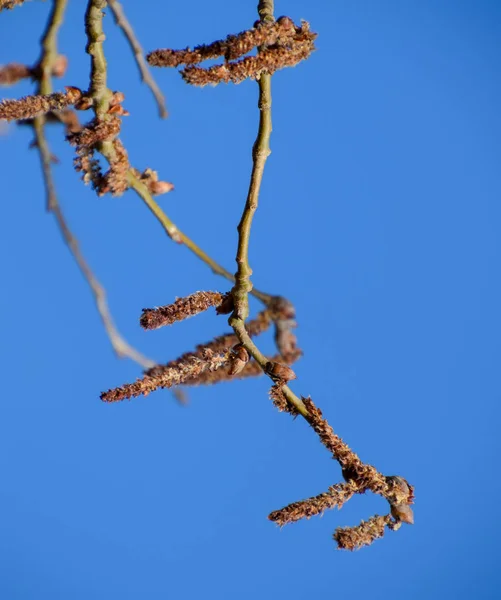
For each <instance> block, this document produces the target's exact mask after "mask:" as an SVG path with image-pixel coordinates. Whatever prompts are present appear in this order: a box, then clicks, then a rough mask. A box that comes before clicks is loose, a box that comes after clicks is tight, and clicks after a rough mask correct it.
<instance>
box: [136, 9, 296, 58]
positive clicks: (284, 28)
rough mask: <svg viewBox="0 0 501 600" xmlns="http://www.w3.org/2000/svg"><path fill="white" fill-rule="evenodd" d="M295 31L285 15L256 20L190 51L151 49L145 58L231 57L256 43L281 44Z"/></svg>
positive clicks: (238, 56)
mask: <svg viewBox="0 0 501 600" xmlns="http://www.w3.org/2000/svg"><path fill="white" fill-rule="evenodd" d="M295 33H296V30H295V26H294V23H293V22H292V20H291V19H289V18H288V17H280V18H279V19H277V21H274V22H271V23H270V22H262V21H258V22H257V23H256V25H255V26H254V27H253V28H252V29H248V30H246V31H242V32H240V33H237V34H235V35H229V36H227V37H226V39H224V40H217V41H215V42H212V44H200V45H199V46H195V48H194V49H193V50H189V49H186V50H170V49H164V50H154V51H153V52H150V53H149V54H148V56H147V57H146V60H147V61H148V62H149V64H150V65H151V66H154V67H179V66H180V65H195V64H198V63H201V62H203V61H205V60H208V59H213V58H218V57H219V56H224V58H225V59H226V60H234V59H236V58H240V57H241V56H243V55H244V54H247V53H248V52H250V51H251V50H252V49H253V48H256V47H257V46H261V45H263V44H267V45H270V44H276V43H277V42H282V43H283V42H285V41H287V40H288V39H290V38H291V37H293V36H294V35H295Z"/></svg>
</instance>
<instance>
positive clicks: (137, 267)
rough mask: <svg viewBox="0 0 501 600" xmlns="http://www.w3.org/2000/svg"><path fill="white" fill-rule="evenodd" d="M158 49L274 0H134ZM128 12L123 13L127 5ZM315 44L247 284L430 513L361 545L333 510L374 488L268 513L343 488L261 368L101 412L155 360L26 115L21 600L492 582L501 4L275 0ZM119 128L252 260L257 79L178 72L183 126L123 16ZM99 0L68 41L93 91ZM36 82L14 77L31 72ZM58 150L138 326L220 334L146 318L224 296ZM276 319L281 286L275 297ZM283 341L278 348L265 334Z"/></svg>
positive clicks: (359, 592)
mask: <svg viewBox="0 0 501 600" xmlns="http://www.w3.org/2000/svg"><path fill="white" fill-rule="evenodd" d="M125 4H126V6H125V8H126V9H127V12H128V15H129V17H130V19H131V21H133V23H134V25H135V28H136V31H137V34H138V36H139V37H140V39H141V41H142V43H143V45H144V47H145V49H147V50H152V49H155V48H157V47H185V46H187V45H195V44H197V43H202V42H210V41H212V40H213V39H217V38H221V37H224V36H225V35H226V34H228V33H234V32H237V31H241V30H242V29H245V28H247V27H249V26H250V25H252V23H253V22H254V20H255V19H256V12H255V6H254V3H253V2H230V1H226V2H225V1H222V2H219V3H217V5H214V4H212V3H208V2H201V1H195V2H190V3H170V2H160V1H158V2H151V3H148V6H147V8H144V7H140V5H139V4H140V3H125ZM129 4H130V6H128V5H129ZM48 8H49V6H48V3H41V2H29V3H27V4H26V5H25V6H24V7H21V8H18V9H16V10H13V11H11V12H4V13H2V14H1V15H0V35H1V39H2V43H1V44H0V63H7V62H10V61H18V62H26V63H29V64H31V63H33V62H34V61H35V60H36V58H37V57H38V39H39V35H40V32H41V30H42V29H43V27H44V24H45V19H46V16H47V12H48ZM275 12H276V15H277V16H278V15H281V14H285V13H286V14H288V15H289V16H290V17H292V18H293V19H294V20H296V21H298V20H299V19H300V18H304V19H307V20H309V21H310V22H311V25H312V28H313V30H315V31H318V33H319V38H318V43H317V47H318V50H317V52H315V54H314V55H313V56H312V57H311V59H310V60H308V61H307V62H306V63H303V64H301V65H299V66H298V67H296V68H295V69H289V70H286V71H282V72H280V73H278V74H277V75H276V76H275V77H274V78H273V126H274V129H273V136H272V142H271V146H272V151H273V153H272V155H271V157H270V159H269V161H268V164H267V166H266V172H265V177H264V183H263V189H262V195H261V204H260V207H259V210H258V213H257V216H256V219H255V224H254V227H253V232H252V239H251V265H252V267H253V269H254V283H255V285H256V287H259V288H260V289H263V290H266V291H269V292H273V293H280V294H283V295H285V296H287V297H288V298H290V299H291V300H292V301H293V302H294V303H295V305H296V309H297V316H298V322H299V327H298V330H297V334H298V337H299V340H300V344H301V346H302V348H303V349H304V353H305V354H304V357H303V359H302V360H301V361H300V362H299V363H298V365H297V368H296V372H297V374H298V381H297V382H295V385H294V389H295V391H297V393H300V394H303V395H308V394H309V395H311V396H312V398H313V399H314V400H315V402H316V403H317V404H318V405H319V406H320V407H321V408H322V409H323V411H324V414H325V415H326V416H327V418H328V419H329V421H330V422H331V424H332V425H333V426H334V428H335V430H336V431H337V432H338V433H339V434H340V435H341V436H343V438H344V439H345V440H346V441H347V442H348V443H350V444H351V445H352V447H353V448H354V449H355V450H356V451H357V452H358V453H359V455H360V456H361V457H362V458H363V459H364V460H366V461H368V462H370V463H372V464H374V465H375V466H377V467H378V468H379V469H380V470H381V471H382V472H384V473H386V474H399V475H402V476H404V477H406V478H407V479H409V480H410V481H411V482H412V483H413V484H414V485H415V486H416V505H415V521H416V523H415V525H414V526H413V527H409V526H404V527H403V528H402V529H401V530H400V531H399V532H397V533H391V532H389V533H388V534H387V535H386V536H385V538H384V539H383V540H380V541H378V542H376V543H375V544H374V545H373V546H371V547H370V548H366V549H363V550H361V551H360V552H357V553H343V552H340V551H337V550H336V549H335V545H334V543H333V541H332V539H331V535H332V532H333V531H334V529H335V528H336V527H338V526H346V525H355V524H357V523H358V522H359V521H360V520H361V519H362V518H367V517H369V516H370V515H372V514H374V513H375V512H379V513H381V512H383V511H385V508H386V507H385V503H384V501H382V500H381V499H380V498H378V497H374V496H369V495H368V496H363V497H357V498H355V499H353V500H352V501H350V502H349V503H348V504H347V505H346V506H345V507H344V508H343V509H342V510H341V511H331V512H329V513H327V514H325V515H324V516H323V517H322V518H316V519H312V520H310V521H308V522H301V523H298V524H295V525H290V526H288V527H285V528H284V529H283V530H281V531H280V530H278V529H277V528H276V527H275V526H274V525H273V524H272V523H270V522H269V521H267V519H266V516H267V514H268V513H269V512H270V511H271V510H273V509H276V508H279V507H281V506H283V505H285V504H287V503H289V502H292V501H294V500H298V499H300V498H303V497H307V496H310V495H314V494H317V493H320V492H321V491H323V490H325V489H326V488H327V487H328V486H329V485H331V484H333V483H335V482H337V481H339V480H340V479H341V476H340V471H339V468H338V466H337V464H336V463H334V462H333V461H332V460H330V458H329V455H328V453H327V452H326V451H325V450H324V449H323V448H322V447H321V445H320V444H319V443H318V440H317V439H316V437H315V435H314V434H313V433H312V432H311V431H310V430H309V429H308V427H307V426H306V424H305V423H304V422H302V421H300V420H296V421H291V420H290V418H288V416H287V415H282V414H278V413H277V412H276V411H275V410H274V408H273V407H272V405H271V403H270V401H269V400H268V399H267V389H268V382H267V381H266V380H265V379H259V380H258V379H256V380H255V381H248V382H242V383H239V382H237V383H232V384H225V385H221V386H220V387H214V388H200V389H194V390H191V391H190V405H189V406H188V407H181V406H179V405H178V404H177V403H176V401H175V400H174V399H173V397H172V395H171V394H170V393H169V392H168V391H164V392H157V393H155V394H152V395H151V396H149V397H147V398H138V399H136V400H134V401H132V402H130V403H121V404H117V405H112V406H109V405H105V404H102V403H101V402H100V401H99V393H100V392H101V391H102V390H104V389H107V388H109V387H112V386H114V385H118V384H121V383H123V382H125V381H132V380H134V379H135V377H136V376H138V375H139V374H140V370H139V368H138V367H137V366H136V365H134V364H133V363H131V362H126V361H119V360H117V359H115V357H114V355H113V354H112V352H111V349H110V346H109V344H108V341H107V339H106V337H105V334H104V331H103V329H102V326H101V323H100V321H99V318H98V316H97V314H96V311H95V308H94V306H93V303H92V299H91V297H90V293H89V291H88V289H87V287H86V284H85V282H84V281H83V280H82V277H81V276H80V274H79V272H78V271H77V269H76V267H75V265H74V264H73V262H72V259H71V256H70V255H69V252H68V251H67V249H66V248H65V246H64V245H63V243H62V241H61V238H60V235H59V233H58V231H57V229H56V227H55V223H54V221H53V219H52V217H51V216H50V215H47V214H46V213H45V210H44V202H45V199H44V192H43V184H42V179H41V173H40V168H39V163H38V157H37V154H36V152H35V151H33V150H31V151H30V150H28V145H29V143H30V141H31V132H30V131H29V130H28V129H25V128H23V129H16V128H15V127H8V128H7V130H5V129H4V134H3V135H2V137H0V156H1V163H2V173H3V180H2V215H3V217H2V219H3V228H2V235H1V236H0V256H1V257H2V259H1V262H2V279H3V287H2V289H3V293H2V294H0V311H1V314H2V319H1V320H0V335H1V340H2V343H1V345H0V361H1V363H0V364H1V365H2V371H3V377H2V379H3V384H2V398H1V401H0V406H1V418H0V470H1V473H2V477H1V479H2V485H1V486H0V511H1V514H2V518H1V519H0V565H1V568H0V596H1V597H2V598H5V599H9V600H10V599H23V600H24V599H32V598H33V599H34V598H36V599H37V600H39V599H44V598H50V599H51V600H55V599H59V598H61V599H65V600H66V599H88V598H95V599H100V598H121V599H128V598H131V599H135V598H148V599H154V600H156V599H166V598H187V599H190V598H199V597H204V598H217V599H220V598H229V599H230V598H231V599H233V598H239V599H244V600H245V599H250V598H256V597H260V598H270V599H271V598H276V597H279V598H281V597H287V598H289V599H290V600H294V599H302V598H306V597H314V596H317V595H324V596H325V597H340V596H346V595H348V594H349V596H350V598H354V599H357V598H366V597H368V596H369V595H370V596H371V597H372V598H375V599H379V598H383V597H384V598H386V597H388V596H391V595H395V594H398V595H405V597H407V598H408V599H409V600H410V599H414V598H415V599H421V598H427V599H434V598H437V599H438V598H454V599H462V598H465V599H469V598H476V599H477V598H482V599H488V598H496V597H499V587H500V586H499V583H498V576H497V572H496V570H497V564H496V559H495V557H496V555H497V554H498V552H499V548H498V540H499V536H500V533H501V527H500V520H499V515H498V507H497V500H498V498H499V493H500V491H501V490H500V485H499V479H498V476H497V469H498V464H497V459H496V457H497V454H498V452H499V434H498V423H499V418H500V416H501V414H500V413H501V410H500V408H499V402H500V400H501V391H500V389H501V388H500V386H501V382H500V378H499V372H500V366H501V342H500V339H501V336H500V332H501V317H500V311H499V307H500V305H501V285H500V269H499V264H500V263H501V245H500V235H499V231H500V217H501V207H500V204H499V200H500V192H501V180H500V175H499V173H500V170H499V164H500V159H501V152H500V151H501V142H500V140H501V110H500V106H501V78H500V75H499V73H500V70H501V64H500V63H501V61H500V58H499V57H501V52H500V49H499V45H500V42H499V40H500V39H501V5H500V4H499V3H497V2H493V1H490V2H488V1H482V0H476V1H473V0H455V1H452V0H449V1H447V0H440V1H436V0H433V1H432V0H419V1H418V0H408V1H405V2H401V1H397V0H387V1H385V0H380V1H378V2H373V1H371V0H365V1H362V0H351V1H348V0H343V1H336V2H327V1H324V2H310V3H308V2H304V0H301V1H300V0H290V1H289V2H287V3H280V2H276V11H275ZM106 35H107V41H106V45H105V49H106V54H107V56H108V59H109V63H110V68H109V72H110V78H109V83H110V86H111V87H112V88H113V89H119V90H122V91H124V93H125V94H126V101H125V106H126V108H127V109H128V110H129V111H130V113H131V116H130V117H129V118H128V119H127V120H126V121H125V122H124V127H123V135H122V139H123V141H124V143H125V144H126V146H127V148H128V151H129V156H130V159H131V162H132V163H133V164H134V165H135V166H136V167H137V168H139V169H144V168H145V167H151V168H154V169H157V170H158V171H159V173H160V175H161V178H164V179H167V180H170V181H172V182H173V183H174V184H175V185H176V190H175V191H174V192H172V193H171V194H169V195H168V196H164V197H160V203H161V205H162V206H163V208H164V209H165V211H166V212H167V213H168V214H169V216H171V218H172V219H173V220H174V221H175V222H176V223H177V224H178V225H179V227H181V228H182V229H183V230H184V231H185V232H186V233H188V234H189V235H190V236H192V237H193V238H194V239H195V240H196V241H197V242H198V243H199V244H200V245H201V246H202V247H203V248H204V249H206V250H207V251H208V252H209V253H210V254H211V255H212V256H213V257H214V258H215V259H217V260H218V261H220V262H221V263H222V264H224V265H225V266H226V267H227V268H229V269H232V270H233V269H234V254H235V248H236V239H237V238H236V224H237V222H238V219H239V216H240V213H241V209H242V205H243V202H244V200H245V194H246V190H247V185H248V177H249V173H250V166H251V160H250V150H251V146H252V142H253V140H254V138H255V134H256V128H257V118H258V114H257V109H256V101H257V86H256V84H254V83H252V82H244V83H242V84H241V85H239V86H231V85H229V86H220V87H218V88H206V89H202V90H200V89H193V88H190V87H188V86H187V85H186V84H184V83H183V81H182V80H181V78H180V77H179V75H178V74H177V73H176V72H175V71H170V70H156V71H155V72H154V74H155V76H156V78H157V81H158V82H159V84H160V86H161V87H162V89H163V91H164V92H165V94H166V96H167V101H168V107H169V111H170V118H169V119H168V120H166V121H160V120H159V119H158V117H157V112H156V107H155V105H154V103H153V100H152V98H151V96H150V93H149V91H148V90H147V89H146V88H145V87H143V86H141V84H140V82H139V78H138V74H137V71H136V67H135V64H134V62H133V59H132V56H131V54H130V52H129V49H128V47H127V45H126V43H125V42H124V40H123V39H122V36H121V34H120V32H119V31H117V30H116V29H115V25H114V24H113V21H112V19H111V17H108V18H107V22H106ZM84 46H85V38H84V33H83V3H76V2H71V3H70V7H69V10H68V13H67V17H66V22H65V26H64V28H63V30H62V31H61V35H60V50H61V51H62V52H64V53H66V54H67V55H68V56H69V59H70V66H69V70H68V73H67V76H66V77H65V79H64V81H62V82H59V83H57V84H56V85H61V86H62V85H63V84H71V85H76V86H79V87H81V88H84V89H85V88H86V86H87V82H88V57H87V56H86V55H84V54H83V49H84ZM31 89H32V88H31V86H30V84H29V83H23V84H21V85H18V86H16V87H13V88H6V89H4V90H2V92H3V93H4V95H5V97H18V96H21V95H24V94H28V93H30V91H31ZM49 140H50V143H51V145H52V149H53V151H54V153H55V154H57V155H58V157H59V159H60V161H61V163H60V165H58V166H57V167H55V177H56V183H57V188H58V193H59V199H60V202H61V204H62V206H63V208H64V210H65V213H66V215H67V218H68V221H69V222H70V224H71V226H72V227H73V229H74V231H75V233H76V235H77V236H78V238H79V240H80V242H81V246H82V251H83V252H84V254H85V255H86V257H87V258H88V260H89V262H90V263H91V265H92V266H93V268H94V270H95V272H96V274H97V276H98V277H99V279H100V280H101V281H102V282H103V283H104V284H105V285H106V287H107V290H108V293H109V300H110V304H111V308H112V310H113V313H114V316H115V318H116V321H117V323H118V325H119V327H120V329H121V331H122V332H123V333H124V335H125V336H126V337H127V339H128V340H129V341H131V342H132V343H134V344H135V345H136V346H137V347H139V348H140V349H141V350H142V351H143V352H144V353H146V354H148V355H149V356H151V357H153V358H155V359H158V360H161V361H164V360H169V359H171V358H174V357H176V356H177V355H178V354H180V353H182V352H184V351H185V350H188V349H190V348H191V347H193V345H194V344H196V343H198V342H200V341H204V340H206V339H210V338H211V337H212V336H213V335H215V334H217V333H220V332H222V331H224V330H226V329H227V328H226V327H225V321H224V318H223V317H217V318H216V317H215V316H214V315H213V314H212V313H211V314H209V313H207V314H204V315H202V316H200V317H198V318H196V319H192V320H190V321H187V322H185V323H182V324H179V325H177V326H175V327H172V328H169V329H163V330H160V331H156V332H143V331H142V330H141V329H140V328H139V325H138V317H139V314H140V311H141V308H142V307H144V306H151V305H160V304H166V303H169V302H170V301H172V300H173V299H174V297H176V296H182V295H185V294H189V293H191V292H193V291H196V290H199V289H204V290H207V289H218V290H221V291H226V290H227V289H228V285H227V283H226V282H225V281H224V280H222V279H220V278H217V277H216V276H214V275H213V274H212V273H211V272H210V271H209V270H208V269H207V268H206V267H205V266H204V265H203V264H201V263H200V262H198V261H197V260H196V259H195V258H194V257H193V256H192V255H190V253H189V252H188V251H187V250H186V249H184V248H182V247H180V246H177V245H175V244H173V243H172V242H171V241H170V240H168V239H167V238H166V236H165V235H164V234H163V232H162V230H161V229H160V227H159V226H158V224H157V223H156V222H155V221H154V219H153V217H152V216H151V215H150V213H149V212H148V211H147V210H146V209H145V208H144V206H143V205H142V204H141V202H140V201H139V199H138V198H137V197H136V196H135V195H134V194H133V193H128V194H126V195H125V196H123V197H121V198H110V197H103V198H97V197H96V196H95V195H94V194H93V193H92V191H91V190H90V189H88V188H85V187H84V186H83V184H82V183H81V182H80V181H79V177H78V175H77V174H76V173H75V172H74V171H73V170H72V167H71V164H72V149H71V148H70V147H69V146H68V145H67V144H66V143H65V142H64V141H63V139H62V132H61V131H60V130H59V129H57V128H55V129H51V131H50V132H49ZM253 310H258V305H257V304H255V303H254V304H253ZM262 344H263V348H264V349H265V350H267V351H268V350H271V348H272V343H271V340H270V339H266V340H263V341H262Z"/></svg>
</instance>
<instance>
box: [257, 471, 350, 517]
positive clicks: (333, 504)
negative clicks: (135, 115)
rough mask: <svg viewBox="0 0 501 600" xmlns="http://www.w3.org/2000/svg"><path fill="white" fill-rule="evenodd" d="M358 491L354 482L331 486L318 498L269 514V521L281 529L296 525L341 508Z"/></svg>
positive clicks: (302, 501)
mask: <svg viewBox="0 0 501 600" xmlns="http://www.w3.org/2000/svg"><path fill="white" fill-rule="evenodd" d="M358 491H359V489H358V487H357V485H356V484H355V483H354V482H353V481H350V482H347V483H337V484H336V485H333V486H331V487H330V488H329V490H328V491H327V492H323V493H322V494H318V496H313V497H312V498H307V499H306V500H301V501H300V502H293V503H292V504H289V505H288V506H285V507H284V508H281V509H280V510H275V511H273V512H272V513H270V514H269V516H268V519H269V520H270V521H273V522H275V523H276V524H277V525H279V526H280V527H283V526H284V525H287V524H288V523H295V522H296V521H299V520H300V519H309V518H311V517H314V516H315V515H321V514H322V513H323V512H324V511H326V510H328V509H329V508H341V507H342V506H343V504H344V503H345V502H348V500H349V499H350V498H351V497H352V496H353V495H354V494H356V493H357V492H358Z"/></svg>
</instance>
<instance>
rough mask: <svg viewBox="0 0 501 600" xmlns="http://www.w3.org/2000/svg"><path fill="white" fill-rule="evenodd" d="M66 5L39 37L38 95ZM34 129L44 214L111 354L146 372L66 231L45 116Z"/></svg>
mask: <svg viewBox="0 0 501 600" xmlns="http://www.w3.org/2000/svg"><path fill="white" fill-rule="evenodd" d="M66 4H67V0H54V4H53V8H52V12H51V14H50V17H49V21H48V25H47V29H46V31H45V33H44V35H43V37H42V56H41V58H40V62H39V64H38V69H37V72H38V74H39V75H38V76H39V82H38V93H43V94H50V93H51V87H52V86H51V70H52V65H53V62H54V61H55V60H56V58H57V48H56V44H57V32H58V30H59V27H60V26H61V24H62V21H63V15H64V10H65V8H66ZM33 128H34V131H35V136H36V145H37V148H38V151H39V154H40V160H41V164H42V171H43V175H44V180H45V187H46V191H47V210H48V211H50V212H52V214H53V215H54V217H55V219H56V222H57V225H58V227H59V230H60V231H61V234H62V236H63V238H64V241H65V243H66V245H67V246H68V248H69V250H70V252H71V253H72V255H73V258H74V259H75V261H76V263H77V265H78V267H79V269H80V271H81V272H82V274H83V276H84V277H85V279H86V281H87V283H88V285H89V287H90V289H91V291H92V294H93V295H94V299H95V302H96V306H97V310H98V312H99V316H100V317H101V320H102V322H103V325H104V327H105V330H106V333H107V334H108V337H109V339H110V342H111V345H112V347H113V350H114V351H115V353H116V354H117V356H119V357H127V358H130V359H131V360H134V361H135V362H137V363H138V364H139V365H141V366H142V367H144V368H146V369H148V368H151V367H153V366H155V364H156V363H155V361H153V360H151V359H149V358H146V357H145V356H143V355H142V354H141V353H140V352H138V351H137V350H135V349H134V348H133V347H132V346H130V345H129V344H128V343H127V342H126V341H125V340H124V338H123V337H122V336H121V335H120V333H119V331H118V330H117V328H116V326H115V324H114V322H113V318H112V316H111V313H110V310H109V308H108V303H107V300H106V292H105V290H104V288H103V286H102V285H101V284H100V282H99V281H98V280H97V279H96V277H95V275H94V273H93V272H92V270H91V268H90V267H89V265H88V264H87V261H86V260H85V258H84V257H83V255H82V253H81V251H80V248H79V246H78V242H77V240H76V238H75V236H74V235H73V234H72V232H71V230H70V228H69V227H68V224H67V222H66V219H65V217H64V214H63V212H62V210H61V207H60V205H59V202H58V199H57V195H56V190H55V186H54V179H53V177H52V169H51V153H50V149H49V146H48V144H47V140H46V138H45V131H44V130H45V116H44V115H42V116H39V117H36V118H35V119H34V120H33Z"/></svg>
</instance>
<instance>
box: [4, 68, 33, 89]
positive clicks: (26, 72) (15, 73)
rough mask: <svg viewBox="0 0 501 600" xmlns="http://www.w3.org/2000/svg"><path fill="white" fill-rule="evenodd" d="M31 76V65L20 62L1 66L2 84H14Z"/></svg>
mask: <svg viewBox="0 0 501 600" xmlns="http://www.w3.org/2000/svg"><path fill="white" fill-rule="evenodd" d="M30 76H31V69H30V67H28V66H26V65H22V64H20V63H9V64H8V65H4V66H3V67H0V85H13V84H14V83H17V82H18V81H21V79H26V78H27V77H30Z"/></svg>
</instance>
